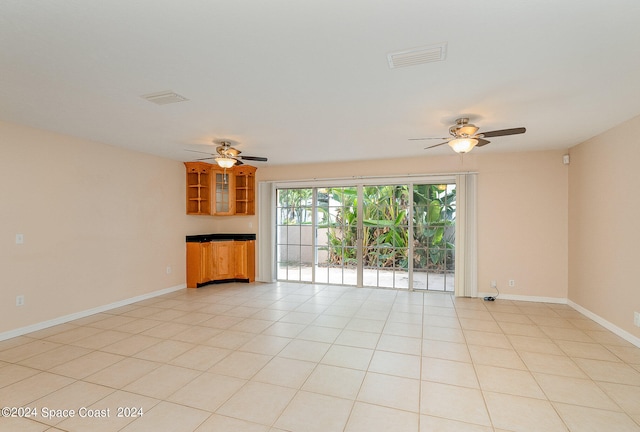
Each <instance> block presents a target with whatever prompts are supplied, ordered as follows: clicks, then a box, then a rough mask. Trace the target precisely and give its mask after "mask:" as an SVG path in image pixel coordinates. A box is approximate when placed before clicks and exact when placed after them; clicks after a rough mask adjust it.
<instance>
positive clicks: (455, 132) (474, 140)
mask: <svg viewBox="0 0 640 432" xmlns="http://www.w3.org/2000/svg"><path fill="white" fill-rule="evenodd" d="M479 129H480V128H478V127H477V126H476V125H473V124H471V123H469V119H468V118H466V117H461V118H459V119H456V124H455V125H453V126H451V127H450V128H449V134H450V135H451V138H447V137H444V138H409V139H410V140H411V141H422V140H429V139H438V140H446V141H444V142H441V143H438V144H435V145H432V146H429V147H425V149H430V148H434V147H439V146H441V145H444V144H448V145H449V146H450V147H451V148H452V149H453V151H455V152H456V153H469V152H470V151H471V150H472V149H473V148H474V147H482V146H485V145H487V144H489V143H490V142H491V141H487V140H486V139H485V138H494V137H500V136H507V135H518V134H523V133H525V132H526V131H527V130H526V129H525V128H523V127H518V128H512V129H500V130H494V131H489V132H481V133H478V130H479Z"/></svg>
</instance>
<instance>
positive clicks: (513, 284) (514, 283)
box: [509, 279, 516, 288]
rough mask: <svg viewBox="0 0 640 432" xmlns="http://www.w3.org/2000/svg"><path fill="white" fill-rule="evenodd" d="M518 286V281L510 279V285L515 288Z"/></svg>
mask: <svg viewBox="0 0 640 432" xmlns="http://www.w3.org/2000/svg"><path fill="white" fill-rule="evenodd" d="M515 286H516V281H515V280H513V279H509V287H511V288H513V287H515Z"/></svg>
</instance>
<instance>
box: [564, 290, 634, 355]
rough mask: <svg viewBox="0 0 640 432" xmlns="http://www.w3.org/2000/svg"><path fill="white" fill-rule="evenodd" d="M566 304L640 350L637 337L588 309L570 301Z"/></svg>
mask: <svg viewBox="0 0 640 432" xmlns="http://www.w3.org/2000/svg"><path fill="white" fill-rule="evenodd" d="M567 304H568V305H569V306H571V307H572V308H574V309H575V310H577V311H578V312H580V313H581V314H582V315H584V316H586V317H587V318H590V319H592V320H594V321H595V322H597V323H598V324H600V325H601V326H602V327H604V328H606V329H607V330H609V331H610V332H612V333H614V334H616V335H618V336H620V337H621V338H622V339H624V340H626V341H627V342H630V343H632V344H634V345H635V346H637V347H639V348H640V338H639V337H636V336H634V335H632V334H631V333H629V332H628V331H626V330H623V329H621V328H620V327H618V326H617V325H615V324H612V323H610V322H609V321H607V320H606V319H604V318H602V317H601V316H599V315H596V314H594V313H593V312H591V311H590V310H589V309H585V308H583V307H582V306H580V305H579V304H577V303H574V302H572V301H571V300H569V301H568V303H567Z"/></svg>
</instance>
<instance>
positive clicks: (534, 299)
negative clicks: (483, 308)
mask: <svg viewBox="0 0 640 432" xmlns="http://www.w3.org/2000/svg"><path fill="white" fill-rule="evenodd" d="M496 295H497V294H496V293H495V292H491V293H478V297H480V298H482V297H496ZM497 299H498V300H514V301H526V302H537V303H555V304H567V299H566V298H559V297H537V296H524V295H514V294H504V293H500V295H498V297H497Z"/></svg>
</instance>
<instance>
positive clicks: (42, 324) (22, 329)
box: [0, 284, 187, 341]
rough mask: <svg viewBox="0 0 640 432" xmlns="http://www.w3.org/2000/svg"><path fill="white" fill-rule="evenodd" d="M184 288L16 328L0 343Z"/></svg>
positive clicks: (175, 288)
mask: <svg viewBox="0 0 640 432" xmlns="http://www.w3.org/2000/svg"><path fill="white" fill-rule="evenodd" d="M186 287H187V285H186V284H181V285H176V286H173V287H169V288H164V289H161V290H158V291H152V292H150V293H147V294H142V295H139V296H135V297H131V298H128V299H124V300H120V301H117V302H114V303H109V304H106V305H103V306H98V307H95V308H92V309H87V310H84V311H81V312H75V313H72V314H69V315H65V316H61V317H58V318H54V319H51V320H48V321H42V322H39V323H36V324H31V325H28V326H26V327H20V328H17V329H15V330H9V331H7V332H4V333H0V341H3V340H5V339H11V338H14V337H17V336H22V335H25V334H27V333H31V332H34V331H38V330H42V329H46V328H48V327H53V326H55V325H58V324H64V323H67V322H69V321H73V320H77V319H80V318H84V317H88V316H89V315H93V314H97V313H100V312H105V311H108V310H111V309H116V308H119V307H122V306H126V305H129V304H131V303H136V302H139V301H142V300H147V299H150V298H153V297H158V296H161V295H164V294H169V293H172V292H174V291H179V290H181V289H184V288H186Z"/></svg>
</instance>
